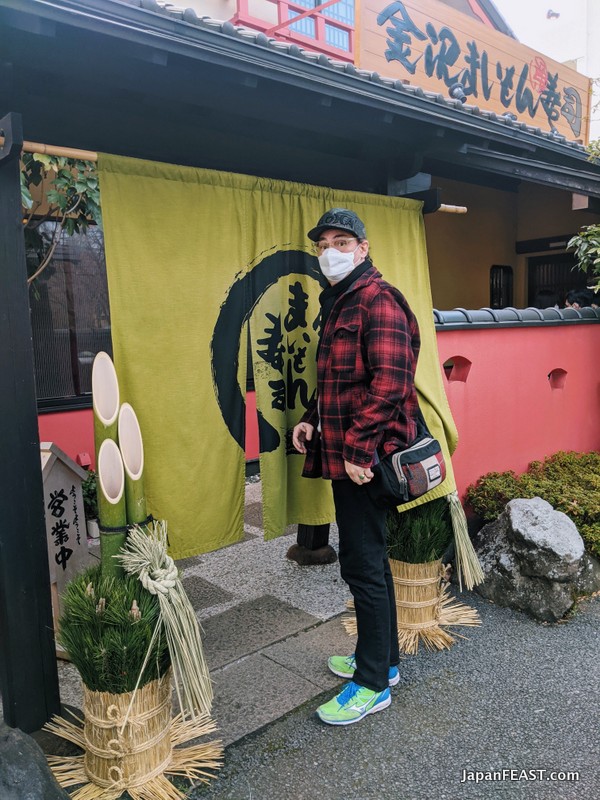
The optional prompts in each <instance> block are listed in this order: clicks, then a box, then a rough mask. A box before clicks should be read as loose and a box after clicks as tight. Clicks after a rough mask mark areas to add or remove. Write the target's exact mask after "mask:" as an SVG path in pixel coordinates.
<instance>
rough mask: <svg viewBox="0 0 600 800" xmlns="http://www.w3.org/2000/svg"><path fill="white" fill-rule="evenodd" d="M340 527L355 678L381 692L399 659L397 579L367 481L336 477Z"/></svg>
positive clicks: (382, 511)
mask: <svg viewBox="0 0 600 800" xmlns="http://www.w3.org/2000/svg"><path fill="white" fill-rule="evenodd" d="M332 485H333V499H334V502H335V515H336V520H337V524H338V528H339V532H340V549H339V559H340V568H341V573H342V578H343V579H344V580H345V581H346V583H347V584H348V586H349V587H350V591H351V592H352V596H353V597H354V606H355V608H356V621H357V626H358V642H357V645H356V672H355V673H354V678H353V680H354V682H355V683H358V684H360V685H361V686H366V687H367V688H368V689H372V690H373V691H376V692H380V691H382V690H383V689H385V688H386V687H387V685H388V671H389V668H390V666H396V665H397V664H398V662H399V660H400V653H399V651H398V629H397V622H396V604H395V601H394V583H393V581H392V573H391V572H390V565H389V561H388V558H387V551H386V541H385V519H386V514H387V512H386V511H385V509H381V508H378V507H377V506H376V505H375V504H374V503H373V502H372V500H371V498H370V497H369V495H368V493H367V492H366V489H365V487H364V486H358V484H356V483H353V481H351V480H349V479H348V480H339V481H332Z"/></svg>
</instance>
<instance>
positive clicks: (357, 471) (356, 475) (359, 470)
mask: <svg viewBox="0 0 600 800" xmlns="http://www.w3.org/2000/svg"><path fill="white" fill-rule="evenodd" d="M344 467H345V468H346V473H347V474H348V477H349V478H350V480H351V481H354V483H358V485H359V486H363V485H364V484H365V483H368V482H369V481H370V480H371V478H372V477H373V472H372V471H371V468H370V467H357V466H356V464H351V463H350V462H349V461H344Z"/></svg>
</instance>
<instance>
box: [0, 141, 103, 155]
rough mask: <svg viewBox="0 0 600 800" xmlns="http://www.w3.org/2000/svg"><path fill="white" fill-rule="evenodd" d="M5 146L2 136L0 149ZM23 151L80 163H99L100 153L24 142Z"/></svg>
mask: <svg viewBox="0 0 600 800" xmlns="http://www.w3.org/2000/svg"><path fill="white" fill-rule="evenodd" d="M3 145H4V137H3V136H0V147H3ZM22 150H23V152H24V153H42V154H43V155H46V156H64V157H65V158H77V159H79V161H98V153H94V151H93V150H77V149H76V148H74V147H58V146H57V145H54V144H42V143H41V142H23V147H22Z"/></svg>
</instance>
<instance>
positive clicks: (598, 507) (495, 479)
mask: <svg viewBox="0 0 600 800" xmlns="http://www.w3.org/2000/svg"><path fill="white" fill-rule="evenodd" d="M532 497H541V498H542V500H546V501H547V502H548V503H550V505H551V506H553V507H554V508H555V509H556V510H557V511H562V512H564V513H565V514H566V515H567V516H568V517H569V518H570V519H571V520H572V521H573V522H574V523H575V525H576V526H577V529H578V530H579V533H580V534H581V538H582V539H583V541H584V543H585V546H586V549H587V550H588V551H589V552H590V553H592V554H593V555H595V556H596V557H598V558H600V453H595V452H592V453H572V452H571V453H565V452H562V451H561V452H558V453H555V454H554V455H552V456H548V458H546V459H544V461H533V462H532V463H531V464H530V465H529V467H528V468H527V472H525V473H523V475H519V476H517V475H515V473H514V472H511V471H508V472H489V473H488V474H487V475H484V476H483V477H481V478H479V480H478V481H477V483H475V484H474V485H472V486H469V488H468V489H467V494H466V500H467V502H468V503H469V505H470V506H471V508H472V509H473V511H475V513H476V514H479V516H480V517H482V518H483V519H484V520H486V522H489V521H491V520H495V519H497V518H498V517H499V516H500V514H501V513H502V511H503V510H504V506H505V505H506V503H508V501H509V500H515V499H516V498H525V499H531V498H532Z"/></svg>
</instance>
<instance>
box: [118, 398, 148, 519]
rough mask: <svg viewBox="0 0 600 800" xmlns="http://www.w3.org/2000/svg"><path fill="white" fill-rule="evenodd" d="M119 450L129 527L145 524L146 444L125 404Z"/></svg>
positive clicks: (127, 404) (120, 417) (146, 515)
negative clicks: (123, 472) (123, 474)
mask: <svg viewBox="0 0 600 800" xmlns="http://www.w3.org/2000/svg"><path fill="white" fill-rule="evenodd" d="M118 431H119V448H120V450H121V456H122V458H123V467H124V468H125V505H126V508H127V522H128V524H129V525H140V524H141V523H142V522H145V521H146V519H147V517H148V514H147V511H146V492H145V489H144V442H143V440H142V432H141V430H140V424H139V422H138V418H137V416H136V413H135V411H134V410H133V407H132V406H131V405H130V404H129V403H123V405H122V406H121V410H120V411H119V425H118Z"/></svg>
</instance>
